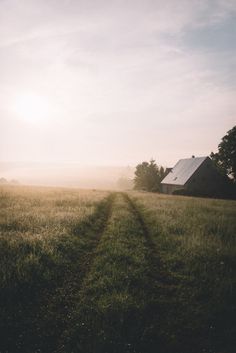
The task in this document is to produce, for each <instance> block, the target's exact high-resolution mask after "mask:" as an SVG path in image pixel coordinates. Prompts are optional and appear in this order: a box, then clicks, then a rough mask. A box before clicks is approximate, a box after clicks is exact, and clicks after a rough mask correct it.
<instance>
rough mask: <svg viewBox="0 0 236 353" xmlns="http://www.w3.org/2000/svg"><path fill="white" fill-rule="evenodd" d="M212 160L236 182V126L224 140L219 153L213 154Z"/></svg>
mask: <svg viewBox="0 0 236 353" xmlns="http://www.w3.org/2000/svg"><path fill="white" fill-rule="evenodd" d="M211 158H212V160H213V161H214V163H215V164H216V166H217V168H218V169H219V170H220V172H221V173H222V174H223V175H228V176H229V177H230V178H232V179H233V181H234V182H236V126H234V127H233V128H232V129H231V130H229V131H228V132H227V134H226V135H225V136H224V137H223V138H222V141H221V143H220V144H219V145H218V152H217V153H213V152H212V153H211Z"/></svg>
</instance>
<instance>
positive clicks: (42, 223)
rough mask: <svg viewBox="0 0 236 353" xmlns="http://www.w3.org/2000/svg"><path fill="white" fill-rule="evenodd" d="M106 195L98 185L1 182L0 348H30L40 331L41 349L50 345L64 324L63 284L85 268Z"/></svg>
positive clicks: (102, 212)
mask: <svg viewBox="0 0 236 353" xmlns="http://www.w3.org/2000/svg"><path fill="white" fill-rule="evenodd" d="M107 195H108V193H107V192H103V191H101V192H100V191H82V190H73V189H58V188H38V187H37V188H36V187H1V189H0V299H1V308H0V310H1V323H0V325H1V327H0V335H1V339H0V351H1V352H2V351H9V352H15V351H16V352H17V351H19V352H21V351H24V352H30V351H31V352H32V351H33V349H35V350H36V348H37V347H40V345H42V342H40V341H41V340H42V336H45V335H46V338H47V337H48V340H47V339H46V342H44V344H45V346H44V351H48V352H50V351H52V347H53V345H54V344H55V342H54V341H55V337H53V336H58V334H59V332H60V326H63V325H62V323H61V322H63V319H62V318H61V315H62V313H61V311H63V310H64V311H63V313H64V312H65V307H66V301H69V297H70V293H69V292H68V293H67V296H65V295H64V294H65V293H64V290H63V289H64V288H65V287H66V288H67V289H68V291H69V290H70V288H71V287H73V286H71V282H73V281H76V282H77V283H78V282H79V277H80V275H81V273H83V271H85V269H84V268H85V266H86V264H87V262H88V257H89V256H88V254H89V252H91V251H92V249H93V247H94V242H95V243H96V237H97V236H98V233H99V229H100V228H101V226H102V222H103V218H104V217H105V213H106V207H107V199H106V197H107ZM104 198H105V201H104ZM98 205H99V206H98ZM65 280H66V281H67V285H65ZM61 288H63V289H61ZM55 291H57V292H58V293H59V295H57V292H55ZM48 298H50V299H48ZM57 301H59V303H60V302H61V303H60V305H59V306H58V303H57ZM60 307H61V308H60ZM62 309H63V310H62ZM57 316H58V319H57ZM57 321H58V322H59V323H58V322H57ZM57 325H58V326H59V327H56V326H57ZM55 327H56V328H55ZM47 329H48V330H49V331H50V332H48V333H47V332H46V331H47ZM61 329H62V328H61ZM49 337H50V338H49ZM44 339H45V337H44Z"/></svg>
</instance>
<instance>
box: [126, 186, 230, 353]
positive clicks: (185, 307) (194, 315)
mask: <svg viewBox="0 0 236 353" xmlns="http://www.w3.org/2000/svg"><path fill="white" fill-rule="evenodd" d="M131 195H132V197H133V198H134V199H135V200H136V203H137V204H138V207H139V210H140V212H141V213H142V215H143V217H144V219H145V222H146V225H147V227H148V229H149V232H150V235H151V237H152V240H153V242H154V244H155V248H156V254H157V256H158V258H159V260H160V263H161V267H162V268H163V269H164V271H165V272H166V273H167V274H168V275H166V277H169V278H170V280H171V278H172V279H173V282H175V283H176V290H175V292H176V298H173V300H169V310H168V313H169V314H170V315H171V316H172V319H170V320H169V323H168V324H167V323H166V324H165V323H163V325H162V327H163V328H164V327H165V325H166V330H167V331H169V332H170V333H171V332H172V334H173V338H174V346H175V350H176V349H179V351H181V350H182V352H183V351H184V349H186V351H188V350H189V351H196V352H197V351H206V352H233V351H234V349H235V347H236V339H235V337H236V202H235V201H224V200H215V199H200V198H190V197H177V196H168V195H157V194H148V193H131ZM169 299H171V298H169ZM181 308H182V312H181ZM184 347H186V348H184Z"/></svg>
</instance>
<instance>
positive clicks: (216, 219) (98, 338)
mask: <svg viewBox="0 0 236 353" xmlns="http://www.w3.org/2000/svg"><path fill="white" fill-rule="evenodd" d="M0 205H1V207H0V303H1V304H0V315H1V321H0V325H1V327H0V335H1V337H0V352H1V353H3V352H4V353H6V352H24V353H28V352H31V353H32V352H46V353H47V352H48V353H49V352H50V353H53V352H61V353H80V352H87V353H106V352H107V353H154V352H155V353H156V352H158V353H164V352H165V353H199V352H205V353H213V352H215V353H232V352H234V348H235V346H236V342H235V337H236V323H235V317H236V316H235V314H236V313H235V308H236V299H235V298H236V295H235V294H236V293H235V285H236V260H235V259H236V256H235V255H236V241H235V231H236V217H235V215H236V202H233V201H232V202H231V201H222V200H221V201H220V200H207V199H194V198H186V197H170V196H164V195H158V194H147V193H137V192H132V193H129V194H128V195H127V194H120V193H118V194H108V193H106V192H95V191H94V192H93V191H89V192H85V191H77V190H63V189H46V188H22V187H16V188H13V187H11V188H5V187H4V188H1V189H0Z"/></svg>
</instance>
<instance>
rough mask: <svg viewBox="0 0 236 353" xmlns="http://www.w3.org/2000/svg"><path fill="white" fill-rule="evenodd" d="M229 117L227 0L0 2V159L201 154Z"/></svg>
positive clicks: (233, 78)
mask: <svg viewBox="0 0 236 353" xmlns="http://www.w3.org/2000/svg"><path fill="white" fill-rule="evenodd" d="M235 123H236V0H165V1H163V0H155V1H154V0H152V1H151V0H142V1H139V0H126V1H123V0H119V1H118V0H117V1H112V0H101V1H100V0H94V1H89V0H84V1H80V0H77V1H76V0H74V1H73V0H53V1H52V0H45V1H43V0H41V1H40V0H35V1H33V0H28V1H26V0H0V161H42V162H50V161H53V162H78V163H81V164H96V165H109V164H110V165H127V164H129V165H135V164H136V163H137V162H141V161H143V160H149V159H150V158H151V157H153V158H155V159H156V160H157V162H158V163H161V164H164V165H169V166H171V165H173V164H174V163H175V162H176V161H177V160H178V159H179V158H183V157H189V156H191V155H192V154H195V155H196V156H202V155H208V154H209V153H210V152H211V151H212V150H216V149H217V145H218V144H219V142H220V140H221V138H222V136H224V134H225V133H226V132H227V131H228V130H229V129H230V128H232V127H233V125H235Z"/></svg>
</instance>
